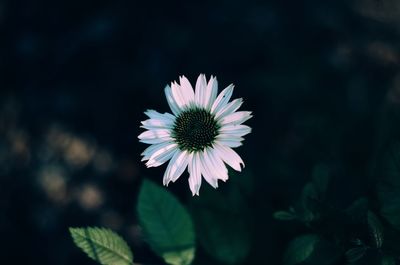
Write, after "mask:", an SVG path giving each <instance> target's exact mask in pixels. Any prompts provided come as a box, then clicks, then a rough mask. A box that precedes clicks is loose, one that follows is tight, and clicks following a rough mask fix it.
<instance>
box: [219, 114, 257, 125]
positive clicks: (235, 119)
mask: <svg viewBox="0 0 400 265" xmlns="http://www.w3.org/2000/svg"><path fill="white" fill-rule="evenodd" d="M251 117H253V116H252V115H251V111H238V112H234V113H232V114H229V115H227V116H225V117H223V118H222V119H220V121H219V122H220V123H221V124H222V125H228V124H233V125H234V124H237V125H238V124H241V123H243V122H245V121H247V120H248V119H250V118H251Z"/></svg>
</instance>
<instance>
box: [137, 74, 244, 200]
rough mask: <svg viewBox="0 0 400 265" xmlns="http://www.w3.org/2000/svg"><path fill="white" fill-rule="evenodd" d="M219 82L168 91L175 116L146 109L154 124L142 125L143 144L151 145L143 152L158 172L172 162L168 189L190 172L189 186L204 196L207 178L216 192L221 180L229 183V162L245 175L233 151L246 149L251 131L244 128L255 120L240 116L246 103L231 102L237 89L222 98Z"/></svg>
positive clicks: (181, 84) (182, 84)
mask: <svg viewBox="0 0 400 265" xmlns="http://www.w3.org/2000/svg"><path fill="white" fill-rule="evenodd" d="M217 90H218V82H217V79H216V78H215V77H213V76H211V78H210V80H209V81H208V83H207V80H206V77H205V75H203V74H201V75H200V76H199V77H198V78H197V82H196V86H195V89H194V90H193V88H192V86H191V84H190V82H189V81H188V80H187V78H186V77H184V76H181V77H180V78H179V84H178V83H176V82H172V83H171V86H168V85H167V86H166V87H165V96H166V98H167V102H168V105H169V107H170V108H171V111H172V113H173V114H170V113H163V114H162V113H159V112H157V111H155V110H147V111H146V112H145V114H146V115H147V116H148V117H149V119H147V120H145V121H142V126H141V127H142V128H144V129H146V131H145V132H143V133H141V134H140V135H139V139H140V141H141V142H143V143H146V144H150V146H149V147H148V148H147V149H146V150H144V152H143V153H142V156H143V158H142V161H147V162H146V166H147V167H157V166H160V165H162V164H164V163H165V162H167V161H168V160H170V161H169V164H168V166H167V169H166V170H165V174H164V178H163V184H164V185H166V186H168V184H169V183H170V182H171V181H172V182H175V181H176V180H177V179H178V178H179V177H180V176H181V175H182V173H183V172H184V171H185V169H186V167H187V168H188V172H189V187H190V190H191V191H192V194H193V195H195V194H196V195H199V190H200V186H201V181H202V177H204V179H205V180H206V181H207V182H208V183H209V184H210V185H211V186H213V187H214V188H217V187H218V180H222V181H226V180H227V179H228V170H227V168H226V166H225V163H226V164H228V165H229V166H230V167H232V168H233V169H235V170H236V171H241V166H243V167H244V163H243V161H242V159H241V158H240V156H239V155H238V154H237V153H236V152H235V151H234V150H233V149H232V148H234V147H238V146H240V145H242V141H243V140H244V139H243V136H244V135H246V134H248V133H250V132H251V128H250V127H249V126H246V125H243V124H242V123H243V122H245V121H246V120H248V119H250V118H251V117H252V115H251V112H249V111H237V110H238V109H239V107H240V106H241V105H242V103H243V100H242V99H241V98H239V99H235V100H232V101H231V102H229V100H230V98H231V96H232V93H233V85H229V86H228V87H226V88H225V89H224V90H222V92H221V93H220V94H219V95H218V96H217Z"/></svg>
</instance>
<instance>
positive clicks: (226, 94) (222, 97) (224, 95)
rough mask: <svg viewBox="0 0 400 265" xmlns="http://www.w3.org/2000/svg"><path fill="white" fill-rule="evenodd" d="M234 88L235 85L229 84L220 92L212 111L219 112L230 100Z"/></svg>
mask: <svg viewBox="0 0 400 265" xmlns="http://www.w3.org/2000/svg"><path fill="white" fill-rule="evenodd" d="M233 88H234V85H229V86H228V87H226V88H225V89H224V90H222V91H221V93H219V95H218V97H217V99H216V100H215V101H214V103H213V105H212V107H211V113H213V114H216V113H218V111H219V110H220V109H221V108H222V107H224V106H225V105H226V104H227V103H228V102H229V100H230V99H231V96H232V93H233Z"/></svg>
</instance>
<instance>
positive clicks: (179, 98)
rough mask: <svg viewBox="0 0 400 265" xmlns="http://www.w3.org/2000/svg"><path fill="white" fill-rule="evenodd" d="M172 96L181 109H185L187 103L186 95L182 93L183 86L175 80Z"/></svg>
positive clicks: (172, 85)
mask: <svg viewBox="0 0 400 265" xmlns="http://www.w3.org/2000/svg"><path fill="white" fill-rule="evenodd" d="M171 91H172V97H173V98H174V100H175V102H176V104H177V105H178V106H179V108H180V109H183V108H184V107H185V104H186V99H185V96H184V95H183V93H182V89H181V86H180V85H179V84H178V83H176V82H175V81H174V82H172V83H171Z"/></svg>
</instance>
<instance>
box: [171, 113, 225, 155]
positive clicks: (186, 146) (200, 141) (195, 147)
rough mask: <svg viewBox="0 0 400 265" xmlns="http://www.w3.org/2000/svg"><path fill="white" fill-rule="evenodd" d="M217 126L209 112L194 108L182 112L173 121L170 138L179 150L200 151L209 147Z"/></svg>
mask: <svg viewBox="0 0 400 265" xmlns="http://www.w3.org/2000/svg"><path fill="white" fill-rule="evenodd" d="M218 130H219V125H218V123H217V121H216V120H215V118H214V115H212V114H211V113H210V112H208V111H207V110H205V109H200V108H194V109H188V110H185V111H183V112H182V113H181V114H179V116H178V117H177V118H176V120H175V124H174V128H173V131H172V136H173V137H174V138H175V141H176V143H177V144H178V146H179V148H180V149H181V150H187V151H189V152H195V151H201V150H203V149H204V148H206V147H207V146H211V145H212V143H213V142H214V140H215V137H216V136H217V135H218Z"/></svg>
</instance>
